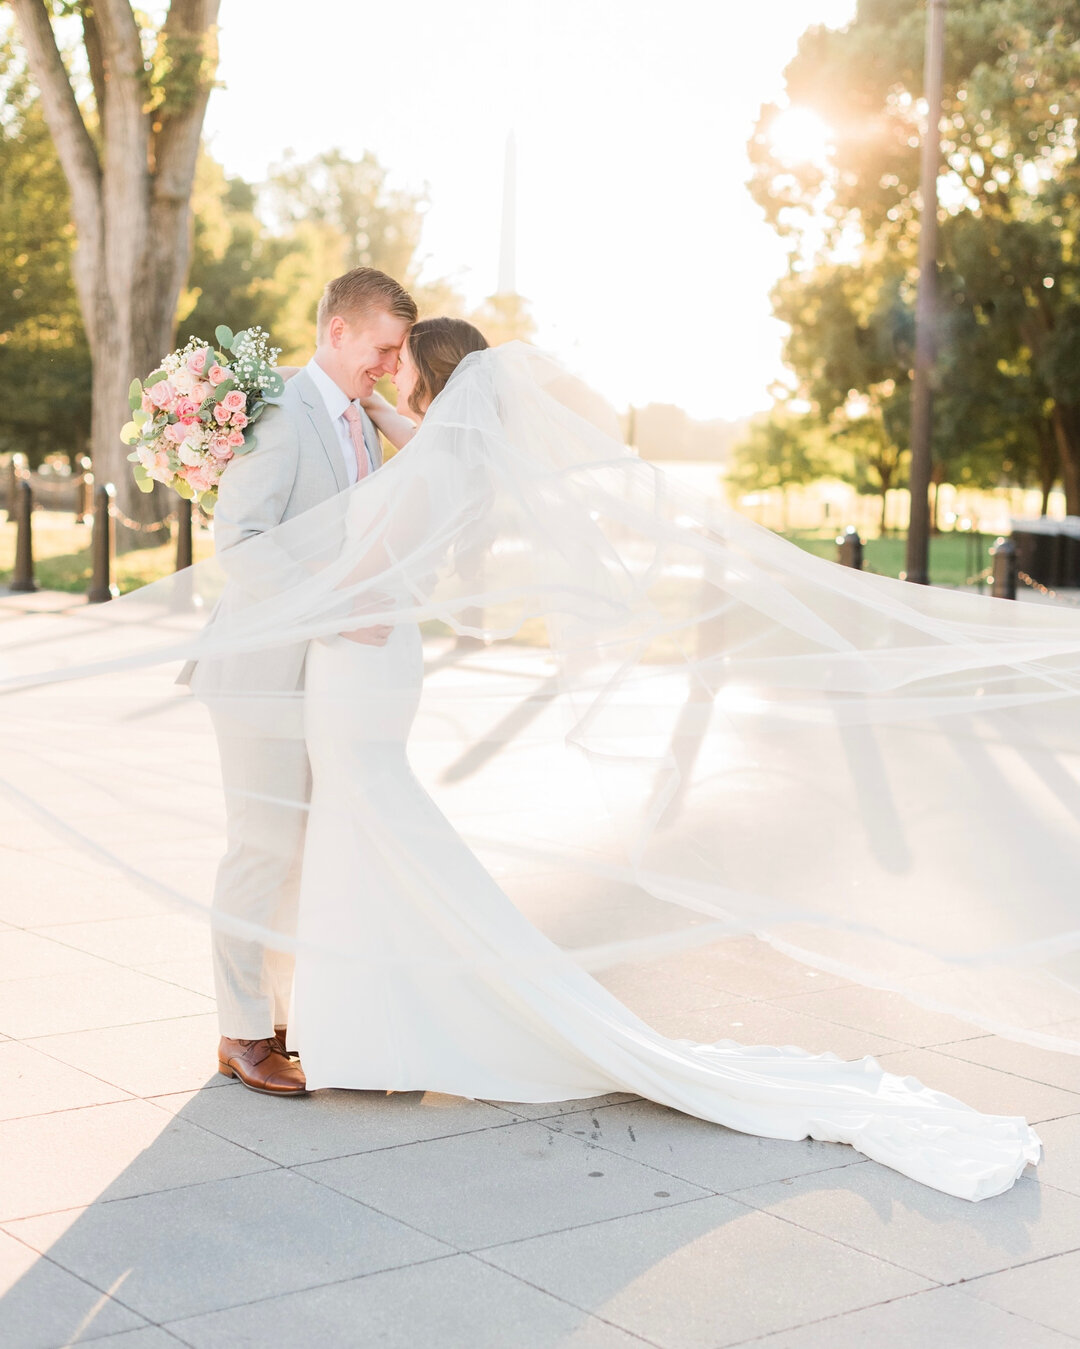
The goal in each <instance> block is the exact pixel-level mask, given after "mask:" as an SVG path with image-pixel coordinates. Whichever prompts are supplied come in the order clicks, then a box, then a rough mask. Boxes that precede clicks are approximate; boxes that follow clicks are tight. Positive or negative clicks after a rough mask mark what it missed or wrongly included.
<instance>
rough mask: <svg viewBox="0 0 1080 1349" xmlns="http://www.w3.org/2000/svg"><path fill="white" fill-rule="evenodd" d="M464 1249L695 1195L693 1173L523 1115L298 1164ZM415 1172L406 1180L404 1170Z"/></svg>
mask: <svg viewBox="0 0 1080 1349" xmlns="http://www.w3.org/2000/svg"><path fill="white" fill-rule="evenodd" d="M299 1171H300V1174H301V1175H306V1176H310V1177H311V1178H313V1179H315V1180H319V1181H321V1182H322V1184H324V1185H329V1186H331V1187H332V1188H334V1189H336V1190H340V1191H341V1192H342V1193H343V1194H349V1195H352V1196H353V1197H354V1198H358V1197H360V1196H361V1195H362V1196H363V1200H364V1202H365V1203H368V1204H371V1205H373V1206H374V1207H375V1208H377V1209H378V1210H379V1211H380V1212H382V1213H389V1214H391V1215H393V1216H394V1217H395V1218H399V1219H400V1220H401V1221H402V1222H407V1223H409V1224H411V1225H412V1226H414V1227H416V1228H418V1229H419V1230H420V1231H423V1232H429V1233H431V1235H432V1236H436V1237H439V1238H440V1239H441V1240H443V1241H446V1242H449V1243H451V1244H452V1245H454V1246H456V1247H458V1248H459V1249H462V1250H474V1249H476V1248H478V1247H482V1246H493V1245H495V1244H496V1243H497V1242H503V1241H514V1240H517V1239H519V1238H522V1237H529V1236H535V1235H537V1234H538V1233H540V1232H551V1231H555V1230H557V1229H558V1228H564V1227H574V1226H577V1225H579V1224H581V1223H591V1222H595V1221H596V1220H597V1219H599V1218H607V1217H612V1216H614V1215H616V1214H623V1213H638V1212H641V1211H643V1210H645V1209H656V1208H662V1207H664V1206H665V1205H668V1204H677V1203H679V1202H680V1201H682V1200H686V1199H691V1198H696V1197H697V1196H699V1195H701V1194H703V1193H704V1191H703V1190H702V1189H701V1188H700V1187H698V1186H696V1185H691V1184H689V1183H688V1182H687V1181H683V1180H678V1179H676V1178H674V1177H672V1176H670V1175H667V1174H666V1173H664V1172H661V1171H656V1170H654V1169H653V1168H651V1167H647V1166H642V1165H640V1164H639V1163H636V1162H630V1161H626V1160H624V1159H623V1158H621V1157H617V1156H615V1155H614V1154H613V1153H610V1152H603V1151H601V1150H600V1149H599V1148H593V1147H590V1146H589V1145H588V1144H586V1143H583V1142H579V1141H578V1140H577V1139H574V1138H568V1137H566V1136H565V1135H563V1134H559V1133H558V1132H556V1131H555V1130H552V1129H549V1128H546V1127H545V1126H544V1125H543V1124H542V1123H532V1122H530V1121H525V1120H522V1121H517V1122H514V1123H511V1124H508V1125H506V1126H504V1127H502V1128H499V1129H490V1130H487V1131H486V1132H484V1133H471V1134H458V1135H456V1136H454V1137H451V1138H440V1139H434V1140H431V1141H428V1142H424V1143H413V1144H411V1145H409V1146H407V1147H401V1148H385V1149H381V1150H380V1151H378V1152H366V1153H362V1154H360V1155H358V1156H355V1157H343V1158H341V1159H339V1160H337V1161H331V1162H319V1163H317V1164H315V1165H313V1166H304V1167H301V1168H299ZM406 1176H407V1177H408V1181H407V1183H403V1177H406Z"/></svg>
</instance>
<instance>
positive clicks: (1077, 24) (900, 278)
mask: <svg viewBox="0 0 1080 1349" xmlns="http://www.w3.org/2000/svg"><path fill="white" fill-rule="evenodd" d="M924 32H925V4H924V3H923V0H860V3H859V6H858V11H857V14H856V17H855V19H854V20H853V22H852V23H851V24H849V25H848V26H847V27H846V28H844V29H842V30H831V29H827V28H822V27H816V28H812V29H810V30H809V31H808V32H807V33H806V34H805V35H804V37H803V39H802V41H801V43H800V46H799V50H798V53H797V55H796V57H795V59H794V60H793V61H792V63H791V64H790V66H789V67H788V69H787V71H786V93H787V96H788V99H789V100H790V104H791V106H793V107H796V108H799V109H802V110H806V111H808V112H809V113H811V114H813V115H816V116H817V117H818V118H819V119H820V121H821V123H822V124H823V127H824V128H825V129H826V134H827V142H828V149H827V153H822V154H820V155H818V156H807V157H799V156H793V155H791V154H790V153H788V152H786V150H785V145H784V139H783V137H782V136H778V135H777V134H776V131H777V127H778V125H781V123H780V119H781V117H782V116H783V115H784V110H783V109H782V108H781V107H779V106H769V107H766V108H764V109H763V110H762V115H761V118H760V121H759V123H758V126H757V128H756V131H755V134H754V137H753V140H752V142H751V146H750V150H751V158H752V162H753V166H754V170H753V180H752V184H751V190H752V191H753V193H754V196H755V198H756V199H757V201H758V202H759V203H760V205H761V206H762V208H763V209H764V211H765V214H766V218H767V219H768V220H769V222H770V223H771V224H772V225H773V227H774V228H775V229H776V230H777V231H778V232H779V233H780V234H781V235H782V236H783V237H784V238H785V239H786V240H787V241H788V243H789V246H790V255H789V268H788V272H787V275H786V276H785V277H784V278H783V279H782V281H781V282H780V283H779V285H778V287H777V290H776V293H775V308H776V312H777V314H778V316H779V317H781V318H782V319H784V320H785V322H787V323H788V324H789V325H790V328H791V336H790V339H789V340H788V343H787V349H786V356H787V361H788V363H789V365H790V367H791V369H792V371H793V373H794V376H795V380H796V385H797V390H798V392H799V393H800V394H801V395H802V396H803V397H805V398H806V399H807V400H808V401H810V402H811V403H812V405H813V407H814V411H815V414H816V415H817V416H818V417H819V418H821V419H822V420H825V421H830V422H831V423H832V424H833V425H834V427H836V428H837V429H840V428H841V427H842V426H843V425H846V423H848V422H849V421H850V417H849V415H848V412H850V411H851V410H854V411H855V412H856V413H857V415H858V416H860V417H865V415H866V413H867V410H868V409H869V410H871V411H872V412H873V414H874V416H875V418H876V419H878V421H879V424H880V427H881V435H880V436H879V440H880V441H881V444H882V445H884V443H885V441H886V440H887V441H888V442H889V444H890V446H891V451H892V452H893V454H894V456H895V457H896V459H897V463H898V464H899V456H901V455H902V454H903V452H904V450H905V449H906V447H907V416H906V412H907V405H908V400H909V397H910V389H909V385H910V379H911V366H912V363H913V331H912V315H913V309H914V299H915V282H916V255H917V248H918V230H919V223H918V216H919V193H918V179H919V162H918V160H919V145H920V138H921V134H922V121H923V120H924V117H925V105H924V103H923V102H922V101H921V100H922V93H923V90H922V78H923V56H924V51H923V46H924ZM1078 120H1080V3H1077V2H1076V0H951V3H950V5H949V7H948V10H947V28H946V60H945V96H944V105H943V117H942V122H941V136H942V149H943V162H942V170H941V175H940V180H939V194H940V203H941V204H940V224H941V246H940V264H939V268H940V274H939V287H938V291H939V299H938V311H937V315H936V345H937V351H938V361H937V387H936V401H935V406H936V425H935V439H934V456H935V460H936V463H937V477H938V478H939V479H940V478H942V477H943V476H944V477H945V478H946V479H947V480H952V481H965V482H971V483H973V484H975V485H985V486H989V485H996V484H997V483H999V482H1000V481H1002V480H1003V479H1008V480H1010V481H1019V482H1027V481H1035V482H1039V483H1040V484H1041V485H1042V486H1043V488H1044V492H1046V491H1048V490H1049V484H1050V482H1052V481H1053V478H1054V477H1056V476H1058V475H1060V477H1061V479H1062V481H1063V482H1064V485H1065V489H1066V497H1067V503H1068V509H1069V510H1070V512H1074V513H1080V392H1078V390H1077V386H1076V373H1077V363H1078V359H1080V258H1078V255H1077V237H1078V232H1080V158H1078V154H1077V126H1078ZM845 409H847V410H848V412H845ZM1048 478H1049V481H1048Z"/></svg>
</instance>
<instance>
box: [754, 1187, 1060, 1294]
mask: <svg viewBox="0 0 1080 1349" xmlns="http://www.w3.org/2000/svg"><path fill="white" fill-rule="evenodd" d="M734 1197H735V1198H737V1199H738V1200H739V1202H740V1203H743V1204H749V1205H751V1206H753V1207H754V1208H759V1209H762V1210H763V1211H765V1212H767V1213H770V1214H772V1215H774V1216H775V1217H777V1218H783V1219H784V1220H785V1221H786V1222H789V1223H794V1224H796V1225H798V1226H799V1227H803V1228H805V1229H806V1230H807V1231H811V1232H816V1233H818V1234H820V1235H821V1236H826V1237H832V1238H834V1239H835V1240H836V1241H842V1242H843V1243H844V1244H845V1245H847V1246H849V1247H852V1248H853V1249H855V1250H859V1251H865V1252H866V1253H867V1254H869V1255H873V1256H876V1257H878V1258H879V1259H881V1260H888V1261H890V1262H891V1263H893V1264H895V1265H897V1266H898V1267H900V1268H903V1269H908V1270H911V1271H912V1272H913V1273H916V1274H919V1275H922V1276H923V1277H925V1278H927V1279H933V1280H935V1281H937V1282H939V1283H954V1282H956V1281H957V1280H960V1279H975V1278H978V1277H979V1276H980V1275H981V1274H990V1273H994V1272H996V1271H998V1270H1001V1269H1008V1268H1009V1267H1010V1266H1013V1265H1021V1264H1028V1263H1029V1262H1030V1261H1032V1260H1040V1259H1044V1258H1045V1257H1046V1256H1050V1255H1058V1254H1061V1253H1063V1252H1066V1251H1071V1250H1075V1249H1076V1248H1077V1247H1080V1197H1077V1196H1076V1195H1071V1194H1067V1193H1065V1191H1063V1190H1055V1189H1052V1188H1051V1187H1050V1186H1048V1185H1042V1186H1040V1185H1039V1184H1038V1183H1037V1182H1036V1181H1035V1180H1034V1179H1031V1178H1030V1177H1024V1178H1021V1180H1019V1181H1018V1182H1017V1183H1016V1185H1015V1186H1014V1187H1013V1188H1012V1189H1011V1190H1009V1191H1008V1192H1007V1193H1006V1194H1003V1195H998V1196H997V1197H996V1198H994V1199H984V1200H982V1201H981V1202H980V1203H977V1204H972V1203H970V1202H969V1201H967V1200H966V1199H954V1198H953V1197H952V1196H951V1195H947V1194H941V1193H939V1192H938V1191H937V1190H931V1189H929V1188H927V1186H925V1185H919V1184H917V1183H916V1182H915V1181H913V1180H908V1179H907V1178H906V1177H905V1176H899V1175H897V1174H896V1173H895V1172H893V1171H890V1170H889V1169H888V1168H887V1167H884V1166H879V1165H878V1164H877V1163H875V1162H863V1163H861V1164H860V1165H859V1166H847V1167H844V1168H843V1169H842V1170H838V1171H819V1172H817V1173H816V1174H815V1175H811V1176H801V1177H797V1178H796V1179H794V1180H789V1181H781V1182H780V1183H779V1184H774V1185H761V1186H757V1187H756V1188H753V1189H749V1190H739V1191H736V1193H735V1196H734Z"/></svg>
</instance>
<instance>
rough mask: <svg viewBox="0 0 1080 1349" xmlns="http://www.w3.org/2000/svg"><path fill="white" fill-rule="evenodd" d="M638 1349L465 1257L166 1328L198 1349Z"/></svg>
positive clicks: (621, 1334)
mask: <svg viewBox="0 0 1080 1349" xmlns="http://www.w3.org/2000/svg"><path fill="white" fill-rule="evenodd" d="M268 1325H272V1326H273V1327H274V1332H273V1333H274V1340H273V1342H274V1344H275V1345H276V1346H277V1349H310V1346H312V1345H316V1344H317V1345H319V1346H322V1349H357V1346H359V1345H369V1344H370V1345H376V1344H377V1345H379V1346H380V1349H417V1346H419V1345H431V1346H435V1347H437V1349H641V1345H642V1341H641V1340H640V1339H638V1338H636V1337H635V1336H632V1335H628V1334H626V1333H625V1331H621V1330H618V1329H616V1327H614V1326H612V1325H609V1324H606V1323H605V1322H604V1321H601V1320H598V1319H597V1318H596V1317H593V1316H589V1315H588V1314H587V1313H584V1312H581V1311H579V1310H578V1309H577V1308H575V1307H571V1306H569V1305H568V1304H567V1303H565V1302H562V1301H560V1300H559V1299H558V1298H554V1297H552V1296H551V1295H550V1294H548V1293H544V1292H542V1291H541V1290H540V1289H537V1288H533V1287H531V1286H530V1285H529V1284H527V1283H523V1282H522V1281H521V1280H520V1279H516V1278H514V1277H513V1276H512V1275H510V1274H504V1273H503V1272H502V1271H500V1270H497V1269H493V1268H492V1267H491V1266H490V1265H486V1264H483V1263H481V1262H480V1261H478V1260H475V1259H473V1258H472V1257H471V1256H468V1255H455V1256H450V1257H448V1258H446V1259H443V1260H431V1261H429V1262H428V1263H426V1264H423V1265H417V1266H415V1267H414V1268H412V1269H396V1270H387V1271H386V1272H384V1273H382V1274H370V1275H368V1276H367V1277H366V1278H363V1279H352V1280H350V1281H349V1282H347V1283H338V1284H333V1285H330V1286H324V1287H322V1288H314V1289H311V1290H309V1291H307V1292H302V1293H292V1294H289V1295H287V1296H285V1297H276V1298H271V1299H270V1300H269V1301H266V1302H257V1303H252V1304H249V1305H247V1306H243V1307H235V1308H232V1309H230V1310H228V1311H223V1312H216V1313H213V1314H211V1315H209V1316H201V1317H195V1318H192V1319H189V1320H184V1321H174V1322H172V1324H171V1326H170V1329H171V1330H173V1331H174V1332H175V1333H176V1334H177V1335H179V1336H180V1337H181V1338H182V1339H183V1340H184V1342H185V1344H189V1345H192V1346H194V1349H249V1347H250V1349H262V1346H264V1345H265V1344H266V1343H267V1338H266V1335H267V1326H268Z"/></svg>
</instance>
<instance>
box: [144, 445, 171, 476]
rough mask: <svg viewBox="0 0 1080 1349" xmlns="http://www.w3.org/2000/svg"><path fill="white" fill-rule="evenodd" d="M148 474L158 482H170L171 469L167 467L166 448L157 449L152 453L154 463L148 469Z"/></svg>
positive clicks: (167, 456)
mask: <svg viewBox="0 0 1080 1349" xmlns="http://www.w3.org/2000/svg"><path fill="white" fill-rule="evenodd" d="M150 476H151V477H152V478H156V479H157V480H158V482H163V483H170V482H172V476H173V474H172V469H171V468H170V467H169V455H168V452H167V451H166V450H157V451H156V452H155V454H154V465H153V468H151V469H150Z"/></svg>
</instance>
